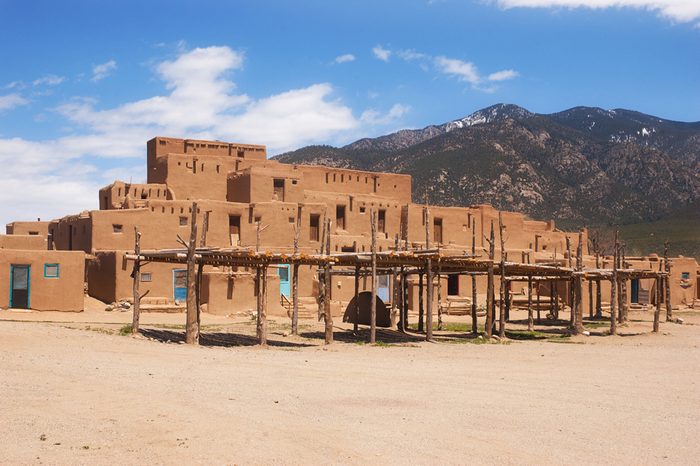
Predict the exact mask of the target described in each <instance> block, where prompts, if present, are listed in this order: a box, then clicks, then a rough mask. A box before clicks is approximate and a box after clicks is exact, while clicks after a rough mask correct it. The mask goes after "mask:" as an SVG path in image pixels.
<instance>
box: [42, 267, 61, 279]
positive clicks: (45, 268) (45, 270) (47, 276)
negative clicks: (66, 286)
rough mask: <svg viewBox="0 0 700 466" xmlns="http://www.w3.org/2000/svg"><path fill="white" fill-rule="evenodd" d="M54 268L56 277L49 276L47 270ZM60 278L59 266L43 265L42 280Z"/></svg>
mask: <svg viewBox="0 0 700 466" xmlns="http://www.w3.org/2000/svg"><path fill="white" fill-rule="evenodd" d="M49 267H56V275H49V274H48V268H49ZM60 277H61V264H44V278H60Z"/></svg>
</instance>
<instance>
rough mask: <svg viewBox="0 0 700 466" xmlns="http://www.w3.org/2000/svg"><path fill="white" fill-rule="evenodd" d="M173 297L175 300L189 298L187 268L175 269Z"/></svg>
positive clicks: (181, 300)
mask: <svg viewBox="0 0 700 466" xmlns="http://www.w3.org/2000/svg"><path fill="white" fill-rule="evenodd" d="M173 299H174V300H175V301H180V302H183V301H186V300H187V270H186V269H174V270H173Z"/></svg>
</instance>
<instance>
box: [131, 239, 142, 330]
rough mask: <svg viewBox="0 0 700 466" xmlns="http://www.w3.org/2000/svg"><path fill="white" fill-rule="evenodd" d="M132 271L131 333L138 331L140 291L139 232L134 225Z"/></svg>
mask: <svg viewBox="0 0 700 466" xmlns="http://www.w3.org/2000/svg"><path fill="white" fill-rule="evenodd" d="M134 254H135V255H136V260H135V261H134V271H133V272H132V274H131V276H132V277H133V279H134V284H133V290H132V291H133V294H134V309H133V312H134V314H133V318H132V321H131V333H133V334H136V333H139V319H140V318H141V292H140V291H139V285H140V284H141V232H139V229H138V228H137V227H134Z"/></svg>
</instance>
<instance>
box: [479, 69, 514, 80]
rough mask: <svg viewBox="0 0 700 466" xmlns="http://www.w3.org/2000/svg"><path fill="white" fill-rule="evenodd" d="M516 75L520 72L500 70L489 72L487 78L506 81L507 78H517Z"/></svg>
mask: <svg viewBox="0 0 700 466" xmlns="http://www.w3.org/2000/svg"><path fill="white" fill-rule="evenodd" d="M518 76H520V73H518V72H517V71H515V70H502V71H496V72H495V73H491V74H490V75H489V76H488V78H487V79H488V80H489V81H507V80H509V79H513V78H517V77H518Z"/></svg>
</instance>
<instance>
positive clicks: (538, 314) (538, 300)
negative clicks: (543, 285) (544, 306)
mask: <svg viewBox="0 0 700 466" xmlns="http://www.w3.org/2000/svg"><path fill="white" fill-rule="evenodd" d="M535 288H536V292H537V323H538V324H540V323H542V316H541V315H540V309H541V304H540V284H539V282H538V283H537V284H536V285H535Z"/></svg>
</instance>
